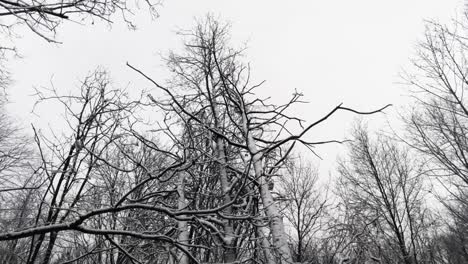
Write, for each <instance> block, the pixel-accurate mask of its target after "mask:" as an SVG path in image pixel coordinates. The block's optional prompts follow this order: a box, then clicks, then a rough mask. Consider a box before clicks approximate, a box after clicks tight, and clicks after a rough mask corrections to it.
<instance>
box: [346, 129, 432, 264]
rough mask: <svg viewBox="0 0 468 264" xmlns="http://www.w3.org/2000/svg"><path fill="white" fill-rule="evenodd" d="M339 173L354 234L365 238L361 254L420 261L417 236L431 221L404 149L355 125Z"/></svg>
mask: <svg viewBox="0 0 468 264" xmlns="http://www.w3.org/2000/svg"><path fill="white" fill-rule="evenodd" d="M339 172H340V178H339V185H338V186H339V190H340V195H341V197H342V200H343V204H344V205H346V209H347V210H350V212H351V213H350V214H351V215H352V217H353V218H356V217H359V218H360V220H359V222H361V224H360V225H361V227H360V229H361V231H360V233H357V234H359V235H357V237H356V239H358V240H359V239H366V242H365V243H366V247H365V248H364V252H362V253H363V254H366V255H367V256H366V257H367V258H369V257H370V258H377V259H382V260H381V261H383V262H384V263H387V262H388V263H391V261H396V260H398V261H399V262H401V263H406V264H416V263H420V261H421V259H422V256H421V255H422V253H423V249H422V245H421V238H422V236H423V234H424V232H425V231H426V230H425V229H426V228H427V226H428V225H429V224H430V222H427V220H428V213H427V209H426V208H425V205H424V197H425V194H424V192H423V190H424V189H423V182H422V178H421V177H420V175H421V169H420V166H418V164H417V161H415V160H414V159H412V158H411V157H410V154H409V152H408V150H405V149H402V148H400V147H398V146H397V145H396V144H395V143H394V142H392V141H390V139H388V138H384V137H382V136H380V137H378V138H377V140H375V141H374V140H372V139H371V138H370V136H369V134H368V132H367V131H366V130H365V129H364V128H362V127H358V128H357V129H356V130H355V131H354V140H353V142H352V143H350V153H349V158H348V159H346V160H345V161H342V162H341V163H340V167H339ZM363 242H364V241H363ZM383 259H386V261H384V260H383Z"/></svg>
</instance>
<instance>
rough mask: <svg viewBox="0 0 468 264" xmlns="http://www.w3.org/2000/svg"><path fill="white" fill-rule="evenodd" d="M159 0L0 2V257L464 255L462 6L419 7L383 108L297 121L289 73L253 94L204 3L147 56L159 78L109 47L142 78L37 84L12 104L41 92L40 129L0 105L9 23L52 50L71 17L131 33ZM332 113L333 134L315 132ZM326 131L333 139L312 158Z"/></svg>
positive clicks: (427, 263)
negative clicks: (436, 12)
mask: <svg viewBox="0 0 468 264" xmlns="http://www.w3.org/2000/svg"><path fill="white" fill-rule="evenodd" d="M169 2H171V0H166V1H165V2H159V1H153V0H145V1H140V2H133V1H126V0H110V1H100V0H61V1H56V0H0V39H1V43H0V88H1V90H0V97H1V98H0V105H1V107H0V263H1V264H3V263H5V264H20V263H27V264H33V263H38V264H59V263H60V264H65V263H69V264H72V263H84V264H104V263H105V264H145V263H147V264H156V263H170V264H177V263H180V264H189V263H206V264H208V263H239V264H240V263H246V264H247V263H249V264H250V263H252V264H257V263H258V264H260V263H265V264H275V263H278V264H287V263H308V264H344V263H353V264H365V263H375V264H397V263H402V264H462V263H468V99H465V97H464V94H465V93H466V92H468V9H464V10H458V11H459V12H458V13H457V14H456V15H454V16H452V18H451V19H450V20H449V22H447V23H445V22H444V23H442V22H439V21H437V20H435V19H431V18H430V17H426V18H425V19H426V20H425V21H424V30H421V31H420V32H418V37H417V39H418V42H417V43H413V44H414V45H413V48H414V49H413V50H412V52H413V53H412V54H414V56H412V57H408V58H406V59H407V61H408V62H409V64H408V65H410V66H409V67H405V68H404V69H402V70H401V71H400V72H395V74H399V78H398V81H399V82H400V85H404V86H405V93H406V94H405V95H404V96H406V97H407V98H409V101H408V103H407V104H406V106H404V107H403V108H399V109H400V110H398V111H394V109H395V108H397V107H399V106H396V102H393V101H390V100H389V101H388V102H386V103H385V104H380V103H375V102H374V101H373V100H372V99H369V100H368V101H367V103H366V105H362V104H359V105H358V104H353V102H331V103H334V107H332V108H330V109H322V111H324V112H323V113H324V114H322V115H320V116H319V117H318V118H316V115H314V116H313V117H314V118H311V116H312V115H310V114H308V113H307V112H303V111H298V110H297V109H298V108H297V107H298V106H300V105H303V104H307V100H306V99H305V94H303V93H302V92H301V90H302V88H304V87H297V88H296V89H295V87H286V88H285V87H275V84H274V83H269V84H268V85H269V86H271V87H270V88H269V89H290V90H288V91H289V92H288V93H289V94H290V97H289V98H286V97H283V98H273V97H274V93H271V94H267V95H266V96H265V94H264V93H258V92H257V91H259V89H262V87H264V86H265V85H266V83H265V82H264V81H263V79H262V78H263V77H262V76H256V69H255V67H252V64H251V62H250V60H249V43H248V42H247V43H246V44H245V45H244V43H245V42H243V41H244V40H238V39H237V38H234V37H232V34H231V30H232V28H235V26H236V21H228V20H225V19H224V18H223V14H222V13H221V14H217V13H210V12H209V10H207V12H206V15H204V16H201V17H196V18H195V19H193V20H192V26H191V27H189V28H178V29H171V30H174V31H173V34H174V35H175V36H177V39H178V43H179V44H180V46H178V47H177V48H174V49H172V50H170V51H168V52H164V51H159V50H155V52H161V53H160V54H159V55H155V54H148V60H153V61H158V62H157V63H158V65H160V67H162V68H164V69H165V70H166V71H167V72H169V74H168V75H167V77H166V76H165V77H163V78H162V77H160V76H159V75H158V74H157V73H155V72H154V69H152V68H146V67H140V65H138V64H134V63H132V61H131V60H129V61H126V59H125V58H122V60H121V64H123V65H125V68H126V71H127V73H128V74H129V75H130V76H132V77H131V78H133V79H135V80H138V81H139V83H141V84H142V85H141V86H144V88H143V89H141V90H137V88H133V86H134V84H132V83H130V84H128V85H127V84H118V83H116V82H115V81H114V79H113V77H112V72H111V71H109V70H107V67H106V65H103V66H101V67H98V68H95V69H86V70H88V73H89V74H88V75H87V76H86V77H84V78H80V79H79V82H78V84H79V85H76V86H74V87H73V89H69V90H65V89H62V88H61V87H59V86H55V85H54V84H53V82H51V83H38V84H36V85H37V86H35V87H34V90H35V93H34V94H33V95H31V96H33V98H34V103H33V104H31V105H28V104H27V103H25V104H24V106H23V107H24V108H28V109H33V110H32V111H34V109H36V108H40V107H44V106H50V107H52V106H53V109H54V110H53V112H54V113H53V114H56V115H57V116H54V117H52V115H42V116H40V118H41V120H42V121H41V122H42V124H46V123H48V124H52V125H48V126H43V125H41V123H34V122H29V121H27V120H26V122H25V121H24V120H22V121H21V122H19V121H18V119H17V118H13V116H14V114H15V113H13V112H11V111H9V110H8V109H9V108H8V105H9V104H10V99H9V98H10V94H13V93H15V91H14V87H15V82H16V80H17V79H18V78H19V77H18V75H15V71H14V70H12V68H10V67H9V65H10V63H12V62H14V61H17V60H24V61H25V62H26V61H27V58H22V56H23V51H22V50H21V48H20V47H19V46H17V45H16V44H15V43H16V42H18V41H20V40H19V39H20V38H21V36H20V35H26V36H27V35H31V36H33V37H34V38H35V39H36V40H37V42H38V43H39V42H40V43H43V44H44V43H45V45H55V46H57V47H58V48H60V45H62V44H61V41H60V39H59V37H58V36H59V35H60V30H61V28H62V27H64V26H65V25H66V24H67V23H72V22H73V21H75V22H76V21H79V23H80V27H82V28H89V29H90V30H91V27H92V26H93V25H94V24H95V23H96V24H112V23H114V21H120V22H121V23H124V24H125V25H127V26H128V28H129V29H128V30H137V31H138V28H137V26H138V24H137V23H136V21H135V20H133V18H134V17H135V16H137V15H139V14H143V13H144V14H145V15H149V16H151V17H152V23H154V24H158V23H159V19H160V18H159V16H161V17H163V16H164V9H165V8H166V5H170V3H169ZM283 4H284V5H288V4H286V3H283ZM465 8H466V7H465ZM258 19H261V15H260V16H259V18H258ZM279 19H281V18H279ZM284 23H287V21H285V22H284ZM324 27H326V25H324ZM108 30H109V31H112V30H113V28H112V27H111V26H110V27H109V29H108ZM250 33H253V34H255V33H256V32H250ZM77 34H78V33H77ZM78 37H79V36H78ZM321 41H324V42H325V43H326V41H327V40H326V39H322V40H321ZM43 44H41V45H43ZM37 45H39V44H37ZM109 45H110V46H111V45H112V44H111V43H109ZM281 52H282V51H278V53H281ZM285 52H286V51H285ZM150 55H151V56H150ZM115 56H116V57H118V56H119V54H115ZM310 63H313V62H310ZM25 67H26V66H25ZM43 67H47V62H45V64H44V66H43ZM61 67H66V65H62V66H61ZM288 67H294V65H288ZM75 77H78V76H75ZM311 78H313V73H311ZM336 78H339V76H336ZM75 83H76V82H75ZM395 85H396V84H395ZM135 86H136V85H135ZM314 89H315V90H311V91H315V92H314V93H316V95H317V96H320V93H321V92H320V89H318V88H314ZM321 89H327V87H322V88H321ZM348 89H353V87H348ZM135 91H137V92H135ZM270 95H271V96H270ZM359 96H361V97H364V98H365V97H366V95H365V94H361V95H359ZM465 101H466V102H465ZM379 102H380V101H379ZM401 109H404V110H401ZM343 113H345V114H346V115H345V116H346V121H345V123H346V124H345V125H346V131H347V134H346V136H344V137H338V138H335V137H332V138H330V137H328V138H327V137H326V136H327V135H322V136H316V134H314V131H316V130H317V129H319V128H320V127H323V126H326V124H327V123H329V122H331V120H333V119H334V118H335V117H336V116H337V115H340V114H343ZM390 115H391V116H390ZM57 118H58V119H60V121H61V124H62V125H59V123H54V122H55V121H50V120H57ZM370 118H372V119H380V120H381V124H384V123H385V124H386V125H379V126H377V127H376V126H374V125H371V124H369V123H368V122H367V120H369V119H370ZM49 119H50V120H49ZM389 120H390V121H389ZM394 124H397V125H394ZM324 138H325V139H324ZM329 145H339V146H340V147H341V148H340V149H341V151H340V153H339V155H338V157H337V158H334V157H332V159H333V162H332V163H333V164H332V166H331V168H329V169H327V170H323V169H319V165H318V164H319V163H318V162H317V160H320V158H321V157H322V156H323V154H322V153H321V149H322V148H324V147H326V146H329Z"/></svg>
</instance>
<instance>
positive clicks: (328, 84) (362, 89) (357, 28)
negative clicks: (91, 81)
mask: <svg viewBox="0 0 468 264" xmlns="http://www.w3.org/2000/svg"><path fill="white" fill-rule="evenodd" d="M159 10H160V17H159V18H158V19H156V20H151V19H150V16H149V15H148V12H147V11H146V10H144V9H143V10H140V12H139V13H138V14H139V15H138V16H137V17H136V21H137V25H138V26H139V29H138V30H137V31H129V30H127V28H126V26H125V25H123V24H122V23H119V22H118V23H114V25H113V26H112V28H109V27H108V26H107V25H106V24H105V23H99V22H96V23H95V25H85V26H83V25H79V24H78V23H72V22H67V23H65V24H64V25H62V27H61V28H60V29H59V31H58V34H57V38H58V40H59V41H61V42H63V44H59V45H58V44H50V43H47V42H45V41H44V40H42V39H40V38H39V37H37V36H35V35H33V34H31V33H30V32H26V31H25V33H24V37H23V38H22V39H19V40H17V41H16V44H17V47H18V48H19V50H20V52H21V53H22V55H23V59H19V60H15V61H12V62H10V69H11V71H12V73H13V78H14V80H15V83H14V84H13V85H12V87H11V88H10V90H9V93H10V99H11V102H12V103H11V104H10V105H9V109H10V111H11V112H12V113H13V114H14V115H16V116H17V117H18V118H20V119H21V120H22V121H23V123H24V124H25V125H27V124H29V123H31V122H32V123H34V124H36V125H37V126H43V125H46V124H54V122H55V121H56V120H57V118H59V117H58V116H57V114H58V113H59V112H60V111H58V110H61V109H52V108H50V107H49V108H47V107H45V108H43V109H42V112H41V117H40V118H38V117H35V116H33V115H31V114H30V111H31V109H32V106H33V103H34V100H35V98H34V97H31V96H29V95H31V94H33V93H34V90H33V86H38V87H40V86H49V85H50V81H51V79H52V80H53V83H54V85H55V87H56V88H58V89H59V90H63V91H66V90H70V89H76V88H77V87H78V80H80V79H82V78H83V77H84V76H85V75H86V74H87V73H88V72H90V71H92V70H93V69H95V68H96V67H97V66H103V67H104V68H106V69H108V70H109V71H110V72H111V75H112V77H113V79H114V83H115V84H116V85H117V86H122V87H123V86H127V85H129V87H134V88H132V89H140V88H149V87H150V85H149V84H148V83H147V82H144V81H143V80H142V79H141V78H140V77H139V76H138V75H136V74H135V73H134V72H132V71H131V70H129V69H128V68H127V67H126V66H125V63H126V62H127V61H128V62H130V63H131V64H133V65H135V66H137V67H139V68H141V69H142V70H143V71H145V72H146V73H148V74H149V75H150V76H152V77H154V78H155V79H160V80H164V78H165V75H164V70H163V63H162V62H161V60H160V59H159V55H158V53H159V52H162V53H165V52H167V51H168V50H170V49H172V48H174V47H178V46H180V39H179V38H178V37H177V36H176V34H175V33H174V32H175V30H176V29H177V28H184V29H187V28H191V27H192V26H193V25H194V18H195V17H202V16H204V15H205V14H206V13H207V12H211V13H213V14H214V15H216V16H219V17H220V18H222V19H225V20H228V21H231V22H232V35H233V39H232V43H233V44H234V45H241V44H243V43H247V45H248V47H249V49H248V50H247V53H246V60H247V61H250V62H251V65H252V75H253V76H254V78H255V79H256V80H267V82H266V84H265V85H264V86H263V87H262V88H261V89H259V90H258V94H259V95H260V96H262V97H264V96H271V97H272V99H273V102H281V101H282V100H284V99H285V98H289V95H290V94H291V93H292V92H293V91H294V89H297V90H298V91H301V92H303V93H304V94H305V99H306V100H308V101H310V104H307V105H302V106H300V107H298V108H297V113H298V115H299V116H301V117H303V118H305V119H307V120H309V121H310V122H313V121H315V120H316V119H317V118H319V117H321V116H322V115H323V114H324V113H326V112H328V111H329V110H330V109H331V108H332V107H334V106H335V105H336V104H338V103H341V102H343V103H344V104H345V106H349V107H354V108H357V109H359V110H372V109H375V108H378V107H381V106H383V105H385V104H388V103H392V104H396V105H399V104H402V103H403V102H405V100H406V99H405V97H404V96H403V95H404V93H405V90H404V89H403V88H402V87H401V86H400V85H398V84H397V82H399V81H400V79H399V77H398V74H399V72H400V71H401V69H402V68H404V67H406V66H407V65H408V62H409V58H410V57H411V56H412V55H414V53H415V48H416V43H417V40H418V39H421V38H422V37H423V33H424V23H423V20H424V19H436V20H440V21H442V22H448V21H449V19H450V18H451V17H454V16H455V15H457V14H460V13H461V11H462V10H463V1H462V0H393V1H379V0H355V1H349V0H340V1H310V0H309V1H290V2H287V1H266V0H265V1H220V0H211V1H208V0H204V1H180V0H179V1H177V0H165V3H164V5H163V6H162V7H160V9H159ZM52 77H53V78H52ZM387 112H388V113H389V115H392V114H394V111H387ZM375 118H378V119H380V120H382V118H383V117H382V115H379V116H376V117H373V119H375ZM353 119H354V116H353V115H352V114H339V115H337V116H336V117H335V118H334V119H332V120H331V121H330V122H328V123H326V125H324V126H322V127H320V128H319V129H316V130H315V132H313V133H312V134H311V135H310V137H309V139H312V140H323V139H333V138H335V139H341V138H343V137H344V136H345V134H346V132H347V131H349V128H350V125H351V124H352V121H353ZM54 120H55V121H54ZM336 152H337V148H324V149H323V150H322V149H319V153H320V154H321V155H322V156H323V157H324V158H325V160H326V161H325V163H326V162H327V160H328V162H331V161H334V160H335V154H336Z"/></svg>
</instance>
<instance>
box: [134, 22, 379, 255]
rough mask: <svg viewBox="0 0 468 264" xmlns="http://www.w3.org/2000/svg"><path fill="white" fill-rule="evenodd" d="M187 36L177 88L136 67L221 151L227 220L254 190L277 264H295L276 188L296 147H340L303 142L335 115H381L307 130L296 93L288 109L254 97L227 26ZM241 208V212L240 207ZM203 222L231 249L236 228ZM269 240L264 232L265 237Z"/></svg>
mask: <svg viewBox="0 0 468 264" xmlns="http://www.w3.org/2000/svg"><path fill="white" fill-rule="evenodd" d="M181 35H183V36H186V37H187V38H188V42H186V44H185V53H184V54H182V55H177V54H172V55H171V56H170V57H169V60H168V61H169V67H170V68H171V70H172V72H173V73H174V75H175V77H174V79H175V80H176V81H175V82H172V83H170V84H169V85H167V86H165V85H162V84H159V83H158V82H156V81H155V80H154V79H152V78H150V77H149V76H148V75H145V74H144V73H143V72H142V71H140V70H138V69H136V68H135V67H133V66H131V65H129V66H130V67H131V68H132V69H134V70H135V71H136V72H138V73H139V74H141V75H142V76H143V77H145V78H146V79H148V80H149V81H150V82H151V83H152V84H153V85H154V86H156V87H157V88H159V89H161V90H162V91H163V92H165V94H166V95H167V99H166V100H157V99H155V98H153V97H150V99H151V100H152V101H153V103H154V104H155V105H157V106H158V107H160V108H161V109H163V110H165V111H170V112H172V113H176V114H177V115H178V116H179V118H180V120H181V121H182V122H184V124H186V125H185V126H186V127H187V126H192V127H193V126H198V127H201V128H203V129H204V130H205V131H206V132H204V133H205V135H210V136H209V141H211V142H210V143H209V144H210V145H212V144H213V145H214V146H216V147H217V148H216V149H215V152H214V153H215V157H217V162H219V163H220V165H221V167H219V168H218V169H217V171H218V173H219V174H218V175H219V177H220V178H219V180H220V182H221V185H220V186H221V190H223V193H222V195H223V196H224V201H223V202H222V204H223V206H222V207H223V208H225V209H226V210H225V212H224V214H220V213H219V214H220V215H221V218H224V220H228V221H232V220H234V219H236V217H235V216H233V215H231V213H230V212H229V211H231V209H229V208H230V207H231V205H232V206H234V205H235V204H237V203H240V204H242V203H243V202H242V200H243V196H242V195H243V194H244V193H245V191H244V190H245V188H244V190H243V189H236V188H234V186H236V184H238V183H242V184H246V185H249V186H250V185H251V186H252V187H249V188H248V189H247V190H249V189H250V191H249V192H253V193H256V195H258V197H259V199H260V201H261V204H260V205H261V207H260V209H261V210H263V212H264V214H265V216H266V218H267V223H268V227H269V229H268V232H269V233H268V234H263V236H267V237H268V236H270V235H271V242H270V243H269V244H270V245H271V246H272V247H273V249H274V255H275V257H276V260H275V261H276V262H278V263H291V262H292V255H291V253H290V249H289V245H288V243H287V236H286V232H285V228H284V224H283V221H282V215H281V212H280V210H279V207H278V204H277V203H276V201H275V199H274V196H273V195H272V192H271V190H270V187H269V185H270V179H271V176H272V175H274V174H275V173H277V172H278V170H279V169H280V168H281V167H282V165H283V164H284V161H285V159H286V157H287V156H288V154H289V153H290V152H291V150H292V148H293V146H294V144H293V143H294V142H301V143H303V144H305V145H307V146H314V145H317V144H324V143H328V142H335V141H325V142H308V141H305V140H303V136H304V135H305V134H306V133H307V132H308V131H309V130H311V129H312V128H313V127H315V126H317V125H318V124H321V123H322V122H324V121H325V120H327V119H328V118H329V117H330V116H332V115H333V114H334V113H335V112H337V111H339V110H345V111H351V112H355V113H359V114H371V113H375V112H378V111H380V110H377V111H373V112H358V111H355V110H352V109H349V108H346V107H343V106H342V105H341V104H340V105H338V106H337V107H335V108H334V109H333V110H332V111H330V112H329V113H328V114H327V115H326V116H324V117H323V118H321V119H320V120H318V121H316V122H314V123H312V124H310V125H307V126H303V124H304V122H303V121H302V120H301V119H299V118H297V117H294V116H289V115H288V113H287V112H288V109H289V108H290V107H291V106H292V105H294V104H295V103H298V102H300V97H301V94H299V93H295V94H294V95H293V96H292V99H291V100H290V101H288V102H286V103H285V104H284V105H272V104H268V103H267V102H266V100H262V99H260V98H257V97H254V96H253V90H254V89H255V88H256V87H258V86H259V85H261V83H260V84H250V68H249V67H248V65H244V64H242V63H241V62H240V61H239V59H238V58H239V57H240V55H241V51H239V50H235V49H232V48H230V47H229V46H228V45H227V42H226V41H227V37H228V35H227V26H226V25H223V24H221V23H219V22H217V21H216V20H214V19H213V18H212V17H208V18H207V19H206V20H205V21H202V22H200V23H199V24H198V25H197V27H196V28H195V30H194V31H184V32H182V33H181ZM288 122H297V124H299V126H300V127H301V128H302V129H301V131H300V132H299V133H297V134H288V133H289V130H288V128H287V126H286V125H285V124H286V123H288ZM188 124H190V125H188ZM223 149H225V151H226V152H227V153H232V154H230V155H229V160H227V159H226V158H227V157H228V156H227V155H226V156H224V155H223ZM225 157H226V158H225ZM230 163H235V164H236V165H231V164H230ZM239 166H241V167H239ZM224 167H226V168H227V169H229V170H228V171H229V172H230V173H231V175H232V176H231V177H232V178H227V181H226V178H224V175H225V173H224V172H223V170H224V169H223V168H224ZM223 178H224V179H223ZM223 182H224V183H223ZM241 186H243V185H241ZM247 198H248V197H245V199H247ZM247 204H248V203H247ZM235 207H237V208H239V207H238V206H237V205H236V206H235ZM240 208H242V207H240ZM238 214H240V215H242V216H238V217H241V218H242V217H247V218H250V219H251V218H253V217H254V218H258V215H257V216H255V215H252V214H251V213H249V212H248V211H245V210H244V211H238ZM246 214H247V215H246ZM260 216H261V214H260ZM241 218H237V219H241ZM197 221H199V222H201V223H204V224H205V225H206V226H207V227H209V228H211V229H212V230H215V231H216V234H221V235H222V241H223V243H224V246H225V247H226V248H229V247H230V242H232V241H233V240H231V239H230V237H231V235H230V234H231V231H230V227H229V225H224V226H222V229H221V230H222V231H221V230H219V229H217V228H216V227H215V226H213V224H215V225H219V223H220V222H219V221H214V219H213V218H211V219H210V220H207V219H197ZM207 221H208V222H212V223H208V222H207ZM260 222H262V221H260ZM261 233H263V232H259V233H258V234H261ZM267 244H268V243H267ZM264 245H266V244H264ZM263 250H267V249H266V248H264V249H263ZM226 253H227V252H226ZM228 254H230V253H228ZM264 255H265V256H268V255H270V254H269V253H266V254H264ZM225 256H226V257H227V255H225ZM238 257H239V255H238ZM270 261H273V260H271V259H270ZM269 263H271V262H269Z"/></svg>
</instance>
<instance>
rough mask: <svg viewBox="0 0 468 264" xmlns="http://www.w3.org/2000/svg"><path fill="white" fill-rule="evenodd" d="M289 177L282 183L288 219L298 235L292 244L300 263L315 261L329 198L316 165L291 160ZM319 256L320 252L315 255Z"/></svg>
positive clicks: (285, 176)
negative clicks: (320, 180) (320, 181)
mask: <svg viewBox="0 0 468 264" xmlns="http://www.w3.org/2000/svg"><path fill="white" fill-rule="evenodd" d="M286 172H287V173H286V175H284V177H283V178H282V179H281V180H280V181H279V184H280V187H279V189H280V192H281V193H282V197H284V199H285V200H286V202H285V209H284V216H285V217H286V218H287V219H288V222H289V223H290V224H291V227H292V230H293V232H294V233H295V234H294V235H293V236H292V238H291V240H292V241H291V242H292V244H293V253H294V258H295V261H296V262H300V263H302V262H305V261H312V260H313V259H314V258H317V257H318V256H314V255H313V254H314V251H317V249H316V247H318V246H319V243H317V242H318V241H314V239H317V240H319V239H320V238H318V237H316V236H315V234H316V232H318V231H320V230H321V229H322V221H323V216H324V213H325V209H326V206H327V203H328V202H329V201H328V197H327V191H326V190H325V188H323V189H322V188H321V187H323V186H320V185H319V183H318V179H319V173H318V170H317V169H316V168H315V167H313V165H312V164H310V163H306V162H304V161H303V160H302V159H300V158H297V159H293V158H291V159H290V161H289V162H288V163H287V165H286ZM315 253H317V252H315Z"/></svg>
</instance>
